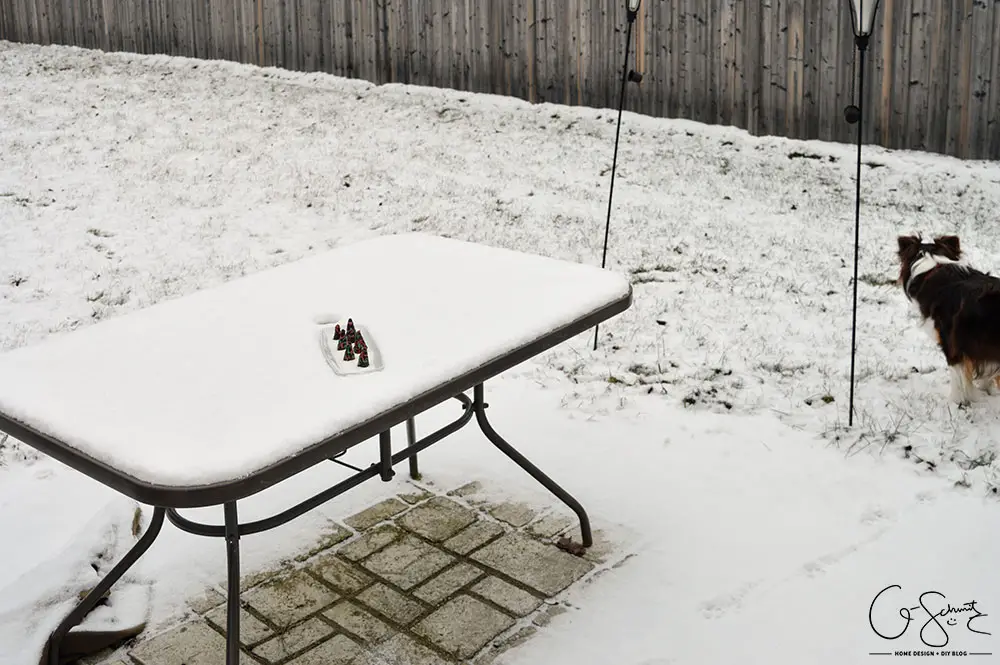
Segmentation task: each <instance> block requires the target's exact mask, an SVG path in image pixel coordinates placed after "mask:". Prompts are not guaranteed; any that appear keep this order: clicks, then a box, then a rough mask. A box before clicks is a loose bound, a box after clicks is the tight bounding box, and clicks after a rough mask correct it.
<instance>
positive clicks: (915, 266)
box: [904, 251, 969, 297]
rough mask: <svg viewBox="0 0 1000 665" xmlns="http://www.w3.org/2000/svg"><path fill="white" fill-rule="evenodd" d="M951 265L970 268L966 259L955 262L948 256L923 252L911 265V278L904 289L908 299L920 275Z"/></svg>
mask: <svg viewBox="0 0 1000 665" xmlns="http://www.w3.org/2000/svg"><path fill="white" fill-rule="evenodd" d="M949 263H951V264H954V265H957V266H960V267H962V268H968V267H969V264H968V262H966V260H965V259H964V258H963V259H959V260H958V261H955V260H954V259H949V258H948V257H947V256H941V255H939V254H930V253H928V252H926V251H921V252H920V257H919V258H918V259H917V260H916V261H914V262H913V263H911V264H910V278H909V279H908V280H906V288H905V289H904V291H905V293H906V296H907V297H909V296H910V284H912V283H913V280H914V279H916V278H917V277H919V276H920V275H923V274H924V273H925V272H930V271H931V270H933V269H934V268H937V267H938V266H943V265H946V264H949Z"/></svg>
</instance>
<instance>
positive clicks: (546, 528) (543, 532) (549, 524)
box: [527, 514, 573, 538]
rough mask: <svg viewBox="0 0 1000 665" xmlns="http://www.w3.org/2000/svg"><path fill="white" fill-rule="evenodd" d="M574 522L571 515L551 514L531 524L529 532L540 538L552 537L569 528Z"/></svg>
mask: <svg viewBox="0 0 1000 665" xmlns="http://www.w3.org/2000/svg"><path fill="white" fill-rule="evenodd" d="M572 523H573V519H572V518H570V517H566V516H565V515H559V514H551V515H546V516H545V517H543V518H541V519H539V520H535V521H534V522H532V523H531V524H529V525H528V528H527V532H528V533H530V534H531V535H533V536H538V537H539V538H552V537H553V536H555V535H556V534H559V533H562V532H563V531H565V530H566V529H568V528H569V526H570V525H571V524H572Z"/></svg>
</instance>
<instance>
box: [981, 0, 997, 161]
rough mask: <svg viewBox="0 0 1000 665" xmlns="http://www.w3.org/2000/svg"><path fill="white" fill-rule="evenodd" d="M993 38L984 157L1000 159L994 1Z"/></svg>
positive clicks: (995, 11) (994, 8) (994, 11)
mask: <svg viewBox="0 0 1000 665" xmlns="http://www.w3.org/2000/svg"><path fill="white" fill-rule="evenodd" d="M990 35H991V39H992V40H993V48H992V55H991V56H990V61H991V64H990V116H989V119H988V120H987V121H986V122H987V129H988V132H989V139H988V140H987V143H988V147H987V150H986V153H985V154H983V155H982V158H983V159H1000V7H997V5H996V3H993V30H992V31H991V33H990Z"/></svg>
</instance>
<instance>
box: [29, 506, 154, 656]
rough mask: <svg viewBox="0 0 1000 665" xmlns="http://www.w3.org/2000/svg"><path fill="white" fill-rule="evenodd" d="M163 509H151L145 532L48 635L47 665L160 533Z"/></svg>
mask: <svg viewBox="0 0 1000 665" xmlns="http://www.w3.org/2000/svg"><path fill="white" fill-rule="evenodd" d="M165 512H166V511H165V509H163V508H158V507H157V508H154V509H153V519H152V520H150V522H149V528H148V529H146V533H144V534H143V535H142V538H140V539H139V542H137V543H136V544H135V545H133V546H132V549H130V550H129V551H128V553H127V554H126V555H125V556H124V557H122V560H121V561H119V562H118V563H117V564H116V565H115V567H114V568H112V569H111V572H109V573H108V574H107V575H105V576H104V579H102V580H101V581H100V582H98V583H97V586H95V587H94V588H93V589H91V590H90V593H88V594H87V596H86V597H85V598H84V599H83V600H81V601H80V603H79V604H78V605H77V606H76V608H74V609H73V611H72V612H70V613H69V615H68V616H67V617H66V618H65V619H63V620H62V623H60V624H59V626H57V627H56V629H55V630H54V631H53V632H52V634H51V635H50V636H49V645H48V647H49V665H59V645H60V644H61V643H62V641H63V638H64V637H66V634H67V633H69V631H70V630H72V629H73V628H75V627H76V626H78V625H80V622H82V621H83V619H84V617H86V616H87V614H88V613H89V612H90V611H91V610H92V609H94V607H96V606H97V603H98V602H99V601H100V600H101V598H103V597H104V594H106V593H107V592H108V591H110V590H111V587H112V586H114V584H115V582H117V581H118V580H119V579H121V577H122V575H124V574H125V573H126V572H127V571H128V569H129V568H131V567H132V566H133V565H135V562H136V561H138V560H139V557H141V556H142V555H143V554H145V553H146V550H148V549H149V547H150V546H151V545H152V544H153V541H155V540H156V537H157V536H158V535H159V534H160V528H161V527H162V526H163V516H164V514H165Z"/></svg>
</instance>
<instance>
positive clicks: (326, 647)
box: [288, 635, 361, 665]
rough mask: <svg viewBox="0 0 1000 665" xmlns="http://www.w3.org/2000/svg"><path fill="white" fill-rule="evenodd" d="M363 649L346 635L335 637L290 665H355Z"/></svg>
mask: <svg viewBox="0 0 1000 665" xmlns="http://www.w3.org/2000/svg"><path fill="white" fill-rule="evenodd" d="M360 653H361V647H359V646H358V645H357V644H355V643H354V642H353V641H352V640H351V638H349V637H347V636H345V635H334V636H333V637H331V638H330V639H328V640H327V641H326V642H323V643H322V644H320V645H319V646H318V647H314V648H312V649H310V650H309V651H306V652H305V653H304V654H302V655H301V656H299V657H297V658H295V659H294V660H290V661H288V665H347V664H348V663H354V662H357V661H355V658H357V657H358V655H359V654H360Z"/></svg>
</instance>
